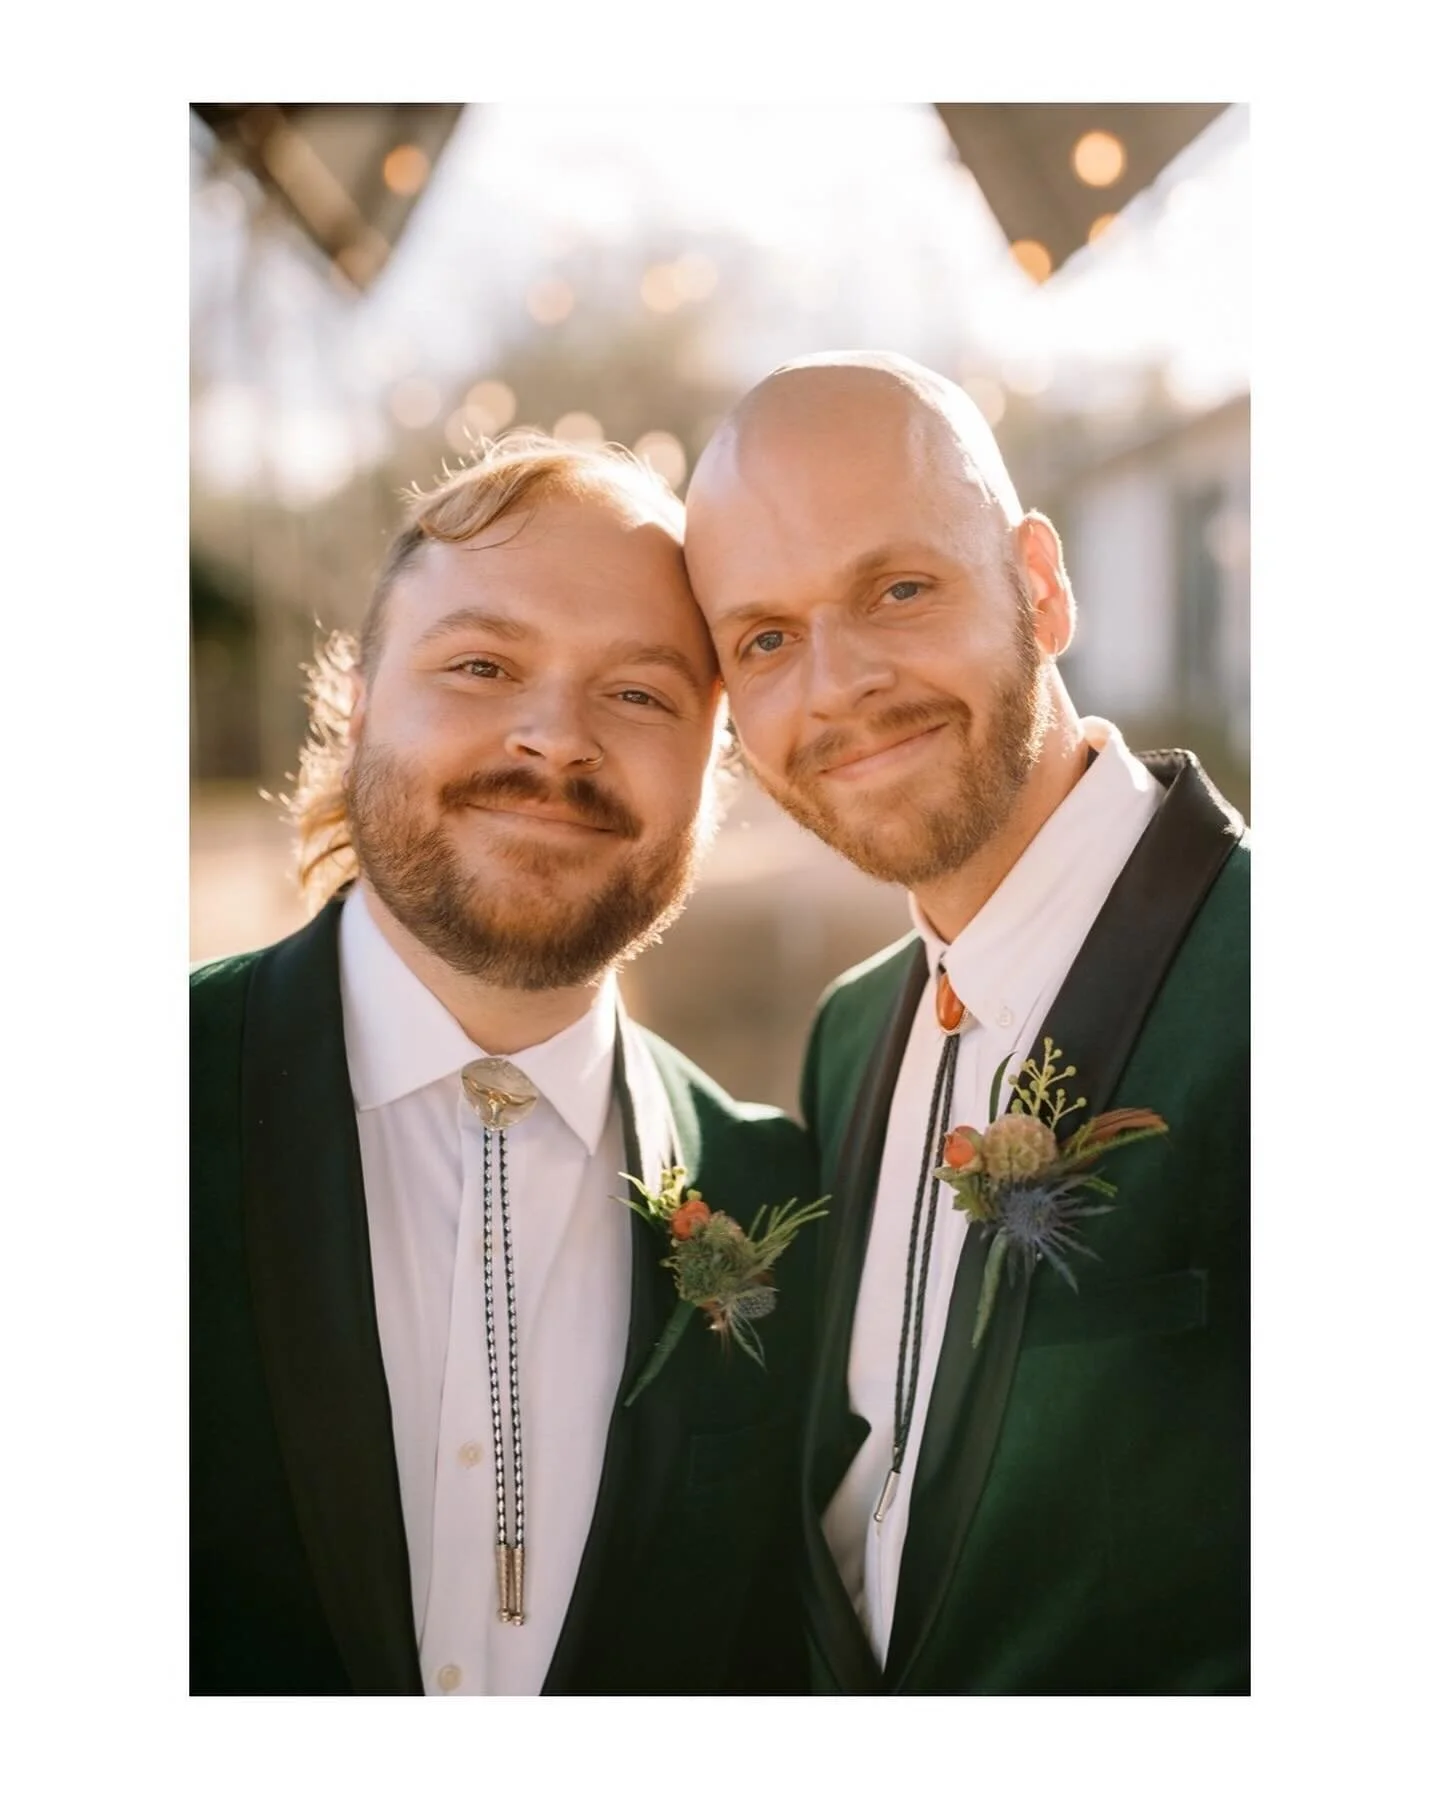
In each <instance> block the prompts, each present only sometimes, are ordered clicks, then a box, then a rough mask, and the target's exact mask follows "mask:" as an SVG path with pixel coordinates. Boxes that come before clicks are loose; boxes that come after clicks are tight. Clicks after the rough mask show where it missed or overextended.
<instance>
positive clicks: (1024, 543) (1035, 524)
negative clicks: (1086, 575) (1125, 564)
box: [1015, 511, 1075, 660]
mask: <svg viewBox="0 0 1440 1795" xmlns="http://www.w3.org/2000/svg"><path fill="white" fill-rule="evenodd" d="M1015 557H1016V559H1017V560H1018V561H1019V563H1020V572H1021V575H1022V576H1023V578H1024V580H1025V584H1026V586H1027V587H1028V588H1029V591H1030V604H1031V607H1032V609H1033V610H1034V613H1035V638H1036V640H1037V641H1038V642H1039V644H1040V648H1041V651H1042V653H1044V654H1046V655H1048V656H1049V658H1050V659H1051V660H1059V658H1060V656H1061V655H1062V654H1064V652H1065V650H1066V649H1067V648H1068V647H1069V646H1070V644H1071V642H1072V641H1073V640H1074V637H1075V594H1074V593H1073V592H1072V591H1071V590H1070V576H1069V574H1067V573H1066V571H1065V553H1064V550H1063V549H1062V548H1061V547H1060V537H1059V535H1058V534H1057V533H1056V530H1055V526H1054V524H1052V523H1051V521H1050V519H1049V518H1048V517H1046V516H1044V515H1043V513H1041V512H1039V511H1027V512H1026V513H1025V515H1024V517H1022V518H1021V519H1020V522H1019V523H1018V524H1016V526H1015Z"/></svg>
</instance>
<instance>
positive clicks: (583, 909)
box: [346, 746, 698, 991]
mask: <svg viewBox="0 0 1440 1795" xmlns="http://www.w3.org/2000/svg"><path fill="white" fill-rule="evenodd" d="M346 803H347V811H348V816H349V822H350V838H351V841H352V843H353V844H354V848H355V857H356V859H357V861H358V862H359V864H360V869H361V871H362V872H363V873H364V875H365V877H366V879H367V880H368V881H369V883H370V885H371V886H372V887H373V889H374V891H375V894H376V896H377V897H378V898H379V899H380V901H381V903H383V904H384V905H385V907H386V909H387V910H388V911H389V912H390V914H391V915H392V916H393V917H394V918H395V920H396V921H397V922H398V923H399V924H400V925H401V926H402V928H405V929H407V930H408V931H409V933H410V934H412V935H413V936H414V937H415V939H416V940H417V941H419V942H420V943H421V944H422V945H423V946H425V947H427V948H428V949H429V950H430V951H431V953H433V954H435V955H436V956H437V958H439V959H440V960H443V961H444V963H445V964H446V965H447V966H449V967H450V968H451V969H452V970H453V971H455V972H458V973H461V974H463V975H464V976H465V977H467V978H474V979H478V980H481V981H483V982H484V983H485V984H488V985H498V986H504V987H508V988H510V989H512V990H520V991H553V990H558V989H562V988H567V987H572V986H576V985H586V984H593V983H594V982H596V981H597V980H598V979H599V978H601V977H602V976H603V975H604V974H605V973H606V972H607V971H608V970H609V969H610V968H611V967H613V966H616V965H619V964H621V963H623V962H624V961H626V960H629V959H632V958H633V957H634V956H635V955H636V954H638V953H639V952H640V951H641V949H642V948H645V947H648V946H649V945H650V944H651V943H652V942H655V941H658V940H659V938H660V936H661V935H662V934H663V933H664V932H665V930H666V929H667V928H668V927H669V925H670V924H671V923H672V922H673V921H674V920H675V918H676V917H677V916H678V915H679V914H680V911H681V910H682V909H683V908H684V905H685V900H686V898H687V897H688V896H689V895H690V892H691V890H692V889H693V886H694V882H695V871H696V864H697V860H698V840H697V829H696V827H694V826H692V827H691V828H689V829H686V830H683V831H680V832H678V833H677V835H676V836H675V837H674V838H672V839H671V840H669V841H666V842H663V843H661V844H659V845H658V846H656V847H654V848H651V849H648V850H645V851H641V850H638V849H637V850H633V851H631V852H630V853H629V854H628V855H627V856H626V857H625V858H624V859H623V860H622V861H621V863H620V865H618V866H617V867H616V868H615V870H614V871H613V872H612V873H611V874H610V875H609V877H608V878H607V879H606V880H605V882H604V883H603V884H602V885H600V886H599V887H598V888H597V887H591V888H590V889H589V890H587V891H582V892H581V893H580V894H579V895H577V896H575V897H565V896H563V895H561V894H560V893H559V892H557V890H556V888H555V881H554V880H553V879H547V877H546V876H545V873H544V871H543V870H542V868H541V867H540V866H538V865H537V866H536V867H535V870H534V871H533V872H531V873H530V874H529V875H528V876H522V875H519V874H517V872H516V869H515V866H514V863H513V861H508V860H506V859H505V858H503V857H502V855H501V854H500V853H499V852H497V854H496V856H495V860H494V864H493V867H487V868H485V869H482V870H481V871H478V872H472V871H469V870H467V869H466V867H465V866H464V865H463V864H462V862H461V859H460V856H459V854H458V853H457V851H456V849H455V847H454V844H453V843H452V841H451V840H450V837H449V836H448V834H447V833H446V830H445V827H444V825H443V824H438V825H436V826H434V827H429V828H427V827H426V826H425V825H424V824H423V823H421V822H420V821H419V815H420V810H419V806H418V805H417V803H416V802H415V799H414V793H413V786H412V782H411V781H410V780H409V779H408V778H407V777H406V775H405V773H404V771H403V769H402V768H401V766H400V765H399V763H398V762H397V760H396V759H395V757H394V756H392V755H390V754H388V753H383V752H381V751H378V750H366V749H364V748H363V746H362V748H361V749H360V750H359V751H357V754H356V758H355V761H354V763H353V765H352V767H351V771H350V777H349V779H348V780H347V784H346ZM568 864H569V865H573V861H571V862H569V863H568Z"/></svg>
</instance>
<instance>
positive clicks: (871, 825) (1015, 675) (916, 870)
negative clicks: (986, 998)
mask: <svg viewBox="0 0 1440 1795" xmlns="http://www.w3.org/2000/svg"><path fill="white" fill-rule="evenodd" d="M1051 715H1052V704H1051V696H1050V691H1049V687H1048V684H1047V682H1046V681H1045V679H1044V678H1043V675H1042V671H1041V667H1040V664H1039V662H1038V660H1037V659H1035V658H1033V657H1032V656H1030V655H1029V654H1022V656H1021V659H1020V664H1019V666H1018V667H1017V668H1015V669H1014V670H1013V672H1012V674H1011V677H1010V679H1009V681H1008V682H1007V684H1006V685H1005V686H1004V687H1002V688H1001V689H1000V690H998V691H997V692H996V694H995V698H994V702H993V704H992V706H991V712H990V729H989V733H988V735H987V736H986V738H985V740H984V741H983V742H981V743H980V744H978V746H977V745H976V743H975V740H974V733H973V728H972V729H971V730H970V731H968V732H967V733H966V734H965V736H964V738H963V739H962V740H959V741H958V743H957V750H956V754H955V758H954V760H953V763H952V777H951V779H950V781H949V784H948V790H947V791H946V793H945V795H944V797H943V798H941V799H939V800H937V799H936V798H935V797H933V796H932V795H930V794H929V792H928V791H927V792H925V793H924V794H923V795H922V794H921V793H919V792H916V791H914V790H912V789H907V788H906V787H905V786H904V785H902V786H901V789H899V790H898V791H895V790H887V791H885V792H883V793H882V794H880V795H879V796H878V797H877V799H876V800H875V811H874V815H873V818H867V817H864V816H859V815H857V814H856V811H857V810H858V808H859V807H858V806H852V807H851V809H850V810H849V812H848V814H847V813H846V812H845V811H842V810H840V809H838V808H837V807H836V805H835V803H834V800H833V798H832V797H831V795H830V794H829V793H827V792H826V791H825V790H824V788H823V785H822V784H821V781H820V779H818V778H812V779H806V780H804V781H802V782H800V783H798V784H796V783H784V782H781V781H776V780H772V779H768V778H766V777H765V775H764V774H763V773H761V772H760V771H759V769H758V768H757V769H752V770H753V771H754V772H755V775H756V778H757V779H758V780H759V783H760V784H761V785H762V786H763V787H764V789H765V790H766V792H768V793H769V795H770V796H771V797H772V798H774V800H775V801H776V803H777V804H779V805H780V806H781V808H782V809H784V810H786V811H788V812H789V814H790V815H791V816H792V817H794V819H795V820H796V822H798V823H800V824H801V825H802V827H804V828H806V829H808V830H810V831H811V833H812V834H815V835H818V836H819V837H820V839H821V841H823V842H824V843H825V844H826V846H827V847H831V848H834V850H835V851H836V853H838V854H843V855H844V857H845V858H846V859H847V860H849V861H850V862H851V864H852V865H854V866H857V867H858V868H859V869H860V871H861V872H863V873H868V874H869V875H870V877H871V878H872V879H880V880H883V881H884V882H885V883H886V884H890V885H904V886H907V887H908V888H910V889H911V890H914V889H915V888H916V887H917V886H921V885H925V884H928V883H929V882H930V881H932V880H934V879H940V878H944V877H946V876H947V875H948V874H950V873H954V872H958V871H959V869H960V868H961V867H962V866H964V865H965V864H966V862H967V861H969V860H971V859H973V857H974V856H975V855H976V854H977V853H978V852H979V851H980V849H981V848H983V847H984V846H985V844H986V843H987V842H989V841H991V840H992V839H993V838H994V836H995V835H996V834H997V833H998V832H999V831H1000V830H1001V829H1002V828H1003V827H1004V825H1005V823H1006V822H1007V821H1008V819H1009V817H1010V815H1011V813H1012V812H1013V810H1014V808H1015V804H1016V801H1017V800H1018V798H1019V796H1020V793H1021V792H1022V791H1023V789H1024V787H1025V784H1026V782H1027V780H1028V779H1029V777H1030V774H1031V773H1032V771H1033V770H1034V767H1035V763H1036V761H1037V760H1038V759H1039V756H1040V750H1041V748H1042V746H1043V744H1044V741H1045V736H1046V732H1047V730H1048V728H1049V725H1050V720H1051ZM952 728H955V729H957V732H958V725H954V724H952Z"/></svg>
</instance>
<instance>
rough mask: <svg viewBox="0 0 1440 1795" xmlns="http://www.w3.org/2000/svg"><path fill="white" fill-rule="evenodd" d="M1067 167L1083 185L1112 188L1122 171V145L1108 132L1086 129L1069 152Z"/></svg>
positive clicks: (1123, 156)
mask: <svg viewBox="0 0 1440 1795" xmlns="http://www.w3.org/2000/svg"><path fill="white" fill-rule="evenodd" d="M1070 166H1071V167H1072V168H1073V169H1074V170H1075V174H1076V176H1077V178H1078V179H1079V180H1082V181H1083V182H1084V183H1085V185H1086V186H1087V187H1113V186H1114V184H1115V183H1116V181H1118V180H1119V179H1120V177H1121V175H1123V174H1124V172H1125V145H1124V144H1123V143H1121V141H1120V139H1119V138H1118V137H1114V136H1112V135H1111V134H1110V132H1109V131H1087V132H1086V133H1085V135H1084V136H1083V137H1082V138H1081V139H1080V141H1079V142H1078V143H1077V144H1076V145H1075V148H1074V149H1073V150H1071V152H1070Z"/></svg>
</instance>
